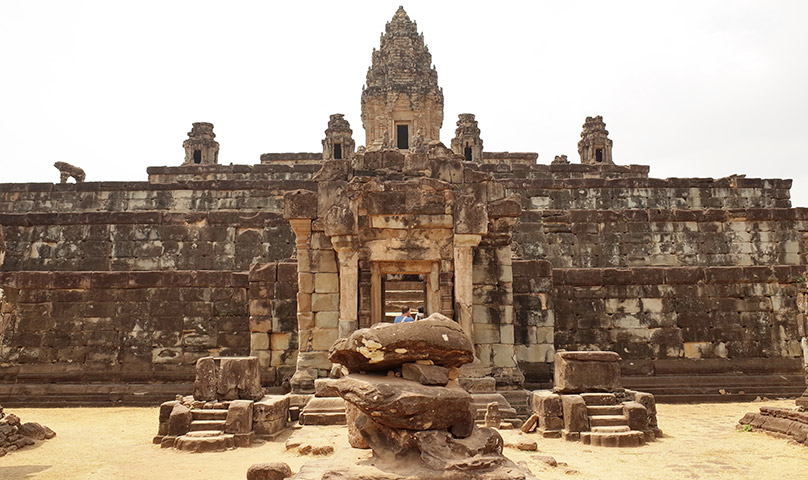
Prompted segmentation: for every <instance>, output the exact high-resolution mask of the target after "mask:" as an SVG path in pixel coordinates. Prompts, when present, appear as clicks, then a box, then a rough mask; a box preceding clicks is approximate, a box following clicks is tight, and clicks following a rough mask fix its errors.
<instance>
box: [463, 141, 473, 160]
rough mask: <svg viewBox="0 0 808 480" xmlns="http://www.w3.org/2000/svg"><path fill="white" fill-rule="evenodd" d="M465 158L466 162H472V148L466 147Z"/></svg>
mask: <svg viewBox="0 0 808 480" xmlns="http://www.w3.org/2000/svg"><path fill="white" fill-rule="evenodd" d="M463 156H464V157H466V161H467V162H470V161H471V147H469V146H468V145H466V148H465V149H464V150H463Z"/></svg>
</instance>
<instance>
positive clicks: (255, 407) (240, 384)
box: [154, 357, 289, 452]
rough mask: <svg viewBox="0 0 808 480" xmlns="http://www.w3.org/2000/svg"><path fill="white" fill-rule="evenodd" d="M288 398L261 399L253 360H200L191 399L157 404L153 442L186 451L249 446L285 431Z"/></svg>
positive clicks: (267, 397) (257, 367)
mask: <svg viewBox="0 0 808 480" xmlns="http://www.w3.org/2000/svg"><path fill="white" fill-rule="evenodd" d="M288 415H289V399H288V397H285V396H279V395H264V390H263V388H261V377H260V371H259V365H258V359H257V358H256V357H204V358H200V359H199V360H198V361H197V362H196V380H195V382H194V394H193V395H188V396H185V397H183V396H180V395H178V396H177V399H176V400H173V401H170V402H165V403H163V404H162V405H160V426H159V428H158V432H157V435H156V436H155V437H154V443H156V444H159V445H160V446H161V447H163V448H172V447H173V448H176V449H178V450H184V451H189V452H213V451H222V450H227V449H231V448H236V447H249V446H250V445H251V444H252V443H253V442H254V441H255V437H256V435H257V436H272V435H273V434H275V433H277V432H279V431H280V430H282V429H284V428H286V422H287V419H288Z"/></svg>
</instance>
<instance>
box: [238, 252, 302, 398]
mask: <svg viewBox="0 0 808 480" xmlns="http://www.w3.org/2000/svg"><path fill="white" fill-rule="evenodd" d="M249 278H250V287H249V290H248V292H247V293H248V297H249V310H250V355H252V356H255V357H258V363H259V365H261V372H262V376H263V377H264V378H265V379H266V378H270V379H274V381H275V382H274V383H275V384H277V385H281V384H283V383H284V382H286V381H288V380H289V379H290V378H291V377H292V375H293V374H294V373H295V363H296V362H297V346H298V335H297V298H296V297H297V295H298V285H297V264H296V263H294V262H287V263H264V264H255V265H253V267H252V268H251V269H250V276H249Z"/></svg>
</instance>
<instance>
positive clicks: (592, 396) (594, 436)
mask: <svg viewBox="0 0 808 480" xmlns="http://www.w3.org/2000/svg"><path fill="white" fill-rule="evenodd" d="M619 362H620V355H618V354H617V353H615V352H601V351H596V352H565V351H563V350H562V351H559V352H557V353H556V355H555V382H554V385H555V386H554V387H553V390H538V391H535V392H533V401H532V405H533V411H534V414H533V415H531V417H530V418H528V419H527V421H526V422H525V423H524V425H522V431H523V432H525V433H527V432H530V431H532V430H533V429H537V430H538V431H539V433H540V434H541V435H542V437H544V438H561V437H563V438H564V439H566V440H571V441H577V440H580V441H581V442H582V443H584V444H586V445H594V446H604V447H638V446H640V445H644V444H645V443H646V442H649V441H652V440H654V439H655V438H656V437H660V436H662V431H661V430H660V429H659V426H658V424H657V418H656V402H655V400H654V396H653V395H651V394H650V393H644V392H636V391H633V390H627V389H624V388H622V387H621V386H620V385H621V384H620V363H619Z"/></svg>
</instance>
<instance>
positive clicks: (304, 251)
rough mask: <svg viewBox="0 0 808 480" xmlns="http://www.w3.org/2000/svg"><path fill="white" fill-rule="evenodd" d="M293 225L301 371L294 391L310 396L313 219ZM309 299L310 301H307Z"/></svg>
mask: <svg viewBox="0 0 808 480" xmlns="http://www.w3.org/2000/svg"><path fill="white" fill-rule="evenodd" d="M289 224H290V225H291V226H292V230H293V231H294V232H295V251H296V253H297V284H298V294H297V335H298V351H297V370H296V372H295V374H294V376H292V380H291V382H290V383H291V385H292V391H293V392H295V393H304V392H306V393H308V392H309V391H313V390H314V378H315V377H316V376H313V375H311V373H310V372H309V371H308V370H309V368H310V365H308V364H307V362H306V355H305V353H306V352H308V351H310V350H311V341H312V329H313V328H314V314H313V313H312V311H311V295H312V294H311V293H306V292H307V291H309V292H310V291H311V289H309V288H307V285H312V286H313V284H314V274H313V273H312V272H311V255H310V246H311V219H309V218H293V219H289ZM301 297H307V299H308V301H306V298H301Z"/></svg>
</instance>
